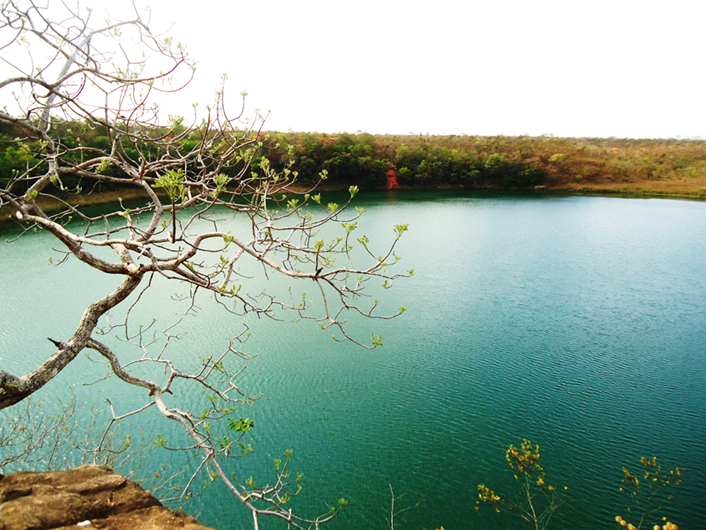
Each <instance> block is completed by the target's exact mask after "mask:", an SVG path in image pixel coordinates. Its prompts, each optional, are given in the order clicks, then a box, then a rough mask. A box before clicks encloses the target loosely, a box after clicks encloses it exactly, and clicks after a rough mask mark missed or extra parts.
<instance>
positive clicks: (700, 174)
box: [0, 121, 706, 196]
mask: <svg viewBox="0 0 706 530" xmlns="http://www.w3.org/2000/svg"><path fill="white" fill-rule="evenodd" d="M178 129H179V125H178V123H177V124H176V125H173V127H172V128H171V129H169V128H164V129H161V130H154V131H151V134H154V135H155V136H161V135H165V134H177V133H179V132H180V131H179V130H178ZM203 134H206V133H205V132H204V131H197V132H194V133H192V135H191V136H188V137H186V138H184V139H183V141H182V144H183V146H182V147H183V150H184V151H188V150H190V149H191V148H192V147H193V146H194V145H196V144H197V143H198V142H199V141H200V137H201V136H202V135H203ZM52 135H53V137H54V138H56V139H57V140H59V141H60V143H61V146H62V149H64V150H65V151H66V152H67V155H68V156H69V157H73V158H74V159H75V161H77V162H78V161H82V160H88V159H91V158H95V157H98V156H101V152H103V153H105V152H107V151H109V150H110V147H111V139H110V138H109V137H108V133H107V131H106V130H103V129H102V128H101V127H99V126H98V127H97V126H91V125H88V124H87V123H83V122H60V121H55V122H54V124H53V127H52ZM23 136H24V135H23V133H22V131H21V130H19V129H17V128H13V127H11V126H8V125H2V126H0V186H1V187H3V188H5V187H6V186H7V185H8V184H9V183H10V182H11V179H12V175H13V172H16V171H25V170H27V168H32V167H35V171H36V172H37V173H39V172H42V171H45V170H46V168H45V167H44V166H43V164H42V163H40V161H39V157H37V156H36V155H37V153H38V152H39V151H40V150H41V148H42V146H41V145H39V144H38V142H27V141H25V140H23ZM705 148H706V142H704V141H702V140H682V139H671V140H630V139H614V138H609V139H600V138H553V137H548V136H541V137H528V136H518V137H511V136H493V137H483V136H426V135H419V136H394V135H371V134H368V133H357V134H348V133H340V134H325V133H321V134H320V133H294V132H289V133H279V132H272V133H269V134H267V135H262V136H261V142H260V144H259V147H258V149H257V150H256V151H255V153H254V156H255V165H259V164H262V163H263V162H264V163H269V164H271V165H272V167H273V168H274V169H275V170H278V171H282V170H284V169H285V166H286V165H287V163H288V161H290V160H293V164H292V166H291V167H292V168H293V170H294V171H296V174H297V180H298V182H300V183H301V184H303V185H310V184H312V183H314V182H316V181H317V180H319V178H320V175H321V174H324V175H326V177H327V180H326V184H325V185H326V186H328V187H331V188H337V187H341V188H343V187H347V186H349V185H357V186H359V187H361V188H364V189H380V188H384V187H385V186H386V184H387V173H388V171H389V170H391V169H393V170H394V171H395V174H396V176H397V182H398V183H399V185H400V186H402V187H411V188H415V187H439V186H441V187H464V188H495V189H499V188H509V189H516V188H527V187H535V186H539V185H542V186H545V187H548V188H557V189H567V188H568V189H573V190H581V191H591V190H594V191H608V192H610V191H615V190H623V191H625V190H631V191H634V192H635V191H636V192H640V191H644V192H654V193H665V194H677V195H678V194H692V195H693V194H695V195H698V196H702V195H704V193H706V149H705ZM121 149H122V155H123V156H124V157H126V158H130V159H132V160H135V161H139V160H140V156H151V157H154V158H155V159H156V158H159V157H163V156H169V153H163V152H158V151H157V150H155V149H152V151H154V152H152V151H150V150H148V149H145V146H133V145H129V144H127V143H124V144H123V145H122V146H121ZM265 160H267V162H265ZM106 171H107V172H119V170H118V169H115V168H107V169H106ZM106 174H107V173H106ZM62 184H63V187H64V188H65V189H66V190H75V189H76V188H81V184H82V183H81V179H80V177H76V176H67V178H66V180H63V179H62ZM22 185H23V183H22V182H19V183H18V182H15V184H14V186H15V189H16V191H23V190H21V189H18V188H17V186H20V187H21V186H22ZM95 186H96V187H95V188H93V189H92V191H93V190H95V191H110V190H112V189H114V188H115V185H114V184H106V183H98V184H97V185H95ZM84 191H85V190H84ZM65 193H68V192H65Z"/></svg>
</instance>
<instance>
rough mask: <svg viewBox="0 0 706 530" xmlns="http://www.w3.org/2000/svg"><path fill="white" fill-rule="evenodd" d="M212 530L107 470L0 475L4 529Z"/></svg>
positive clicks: (92, 468) (1, 524)
mask: <svg viewBox="0 0 706 530" xmlns="http://www.w3.org/2000/svg"><path fill="white" fill-rule="evenodd" d="M92 528H95V529H100V530H138V529H139V530H167V529H169V530H173V529H184V530H212V529H209V528H207V527H205V526H203V525H201V524H200V523H199V522H198V521H197V520H196V519H194V518H193V517H190V516H188V515H186V514H183V513H178V512H175V511H173V510H170V509H169V508H166V507H164V506H162V504H161V503H160V502H159V501H158V500H157V499H155V498H154V497H153V496H152V495H150V494H149V493H147V492H146V491H145V490H143V489H142V488H141V487H140V486H138V485H137V484H136V483H134V482H132V481H131V480H128V479H126V478H125V477H122V476H121V475H118V474H117V473H114V472H113V471H111V470H110V469H109V468H107V467H103V466H81V467H77V468H76V469H71V470H69V471H54V472H47V473H35V472H19V473H13V474H11V475H8V476H6V477H3V476H2V475H0V530H49V529H53V530H69V529H74V530H90V529H92Z"/></svg>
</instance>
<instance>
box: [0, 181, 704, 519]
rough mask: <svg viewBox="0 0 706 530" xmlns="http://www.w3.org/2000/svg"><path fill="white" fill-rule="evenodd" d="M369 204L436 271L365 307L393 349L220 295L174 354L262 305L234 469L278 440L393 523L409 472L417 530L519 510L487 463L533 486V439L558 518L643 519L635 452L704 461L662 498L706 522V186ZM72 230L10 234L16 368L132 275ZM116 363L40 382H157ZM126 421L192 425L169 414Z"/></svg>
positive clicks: (2, 256) (273, 453)
mask: <svg viewBox="0 0 706 530" xmlns="http://www.w3.org/2000/svg"><path fill="white" fill-rule="evenodd" d="M324 200H325V201H326V200H328V198H327V197H326V194H324ZM339 202H340V201H339ZM355 204H356V205H357V206H363V207H365V208H367V209H368V211H367V212H366V213H365V214H364V216H363V219H362V221H361V222H360V228H359V229H358V232H357V233H365V234H367V235H368V236H369V237H370V239H371V240H372V241H373V242H376V241H379V242H380V249H382V247H383V246H384V245H386V244H389V242H390V241H391V240H392V238H393V236H394V234H393V231H392V226H393V225H394V224H396V223H409V232H407V233H406V234H405V235H404V236H403V238H402V240H401V243H400V247H399V249H398V254H400V255H401V256H402V261H401V267H402V268H403V269H406V268H408V267H413V268H414V269H415V271H416V275H415V276H414V277H413V278H411V279H406V280H400V281H399V282H397V283H396V284H395V286H394V288H393V289H391V290H390V291H386V292H384V293H382V296H384V303H385V304H387V307H389V308H392V309H394V308H396V307H398V306H399V305H404V306H406V307H407V311H406V312H405V313H404V314H403V315H402V316H401V317H400V318H398V319H395V320H392V321H384V322H382V321H373V322H370V321H360V322H358V321H354V322H352V325H353V326H354V327H353V328H352V329H354V330H355V334H356V335H357V336H358V337H359V338H362V339H366V338H369V337H370V333H371V332H374V333H376V334H378V333H379V334H382V335H383V337H384V346H383V347H381V348H378V349H375V350H373V351H368V350H364V349H362V348H360V347H357V346H355V345H353V344H339V343H336V342H333V341H332V340H331V338H330V332H322V331H321V330H320V329H319V328H318V326H316V325H311V326H309V325H306V324H305V323H300V324H297V325H293V324H291V323H290V322H289V321H286V322H283V323H276V322H271V321H264V320H257V319H243V318H237V317H234V316H233V315H231V314H229V313H227V312H225V311H223V310H222V308H220V307H218V306H217V304H214V303H209V302H210V301H209V300H207V299H205V298H204V299H203V300H200V301H199V304H198V308H197V309H198V314H196V315H192V316H188V317H185V318H184V319H183V322H182V323H181V325H180V327H179V330H180V331H182V332H184V333H185V335H184V337H183V338H182V339H181V340H180V341H177V342H176V343H175V344H174V345H173V349H172V355H173V356H174V357H175V358H181V359H190V358H195V357H197V356H198V355H199V354H201V353H204V354H205V353H207V352H212V351H220V350H221V349H223V347H224V346H225V345H226V344H227V342H225V341H227V339H228V338H229V337H232V336H233V335H235V334H236V333H238V332H240V330H241V329H243V328H242V323H243V321H244V320H246V322H247V324H248V325H249V326H250V328H251V331H252V332H253V336H252V339H251V340H250V341H249V343H248V349H249V351H251V352H253V353H257V354H258V355H257V357H256V358H254V359H253V360H251V361H248V362H247V364H248V368H247V370H246V371H245V372H244V373H243V375H242V376H241V379H240V381H241V384H240V386H241V387H242V388H243V389H245V390H247V391H248V392H249V393H250V394H252V395H256V394H259V393H262V394H263V397H262V398H261V399H259V400H258V401H257V402H256V403H255V405H254V406H253V407H252V408H247V410H243V411H241V412H239V414H241V415H242V416H244V417H245V416H248V417H250V418H252V419H253V420H254V422H255V429H254V430H253V436H252V440H251V443H252V445H253V449H254V453H253V454H251V455H248V456H247V457H245V458H244V459H241V460H239V461H238V462H237V463H236V466H235V467H234V469H235V470H236V472H237V475H238V476H239V477H241V480H245V479H246V478H247V477H248V476H250V475H253V476H255V477H256V478H259V477H262V478H261V479H259V480H258V482H264V481H265V480H266V478H267V471H268V470H271V468H272V464H271V463H272V459H273V458H274V457H279V456H281V454H282V453H283V451H284V450H285V449H292V450H293V455H294V456H293V459H292V463H291V466H292V469H293V470H294V471H301V472H302V473H303V474H304V480H303V485H304V490H303V492H302V494H301V495H300V497H299V498H297V499H295V501H293V507H294V509H295V510H296V509H297V507H299V511H300V512H303V514H309V515H315V514H316V513H320V512H322V511H324V512H325V511H326V509H327V506H329V505H335V504H337V499H339V498H340V497H344V498H346V499H348V501H349V505H348V506H347V507H346V508H345V509H344V511H343V512H342V514H341V515H340V516H339V517H338V518H337V519H335V520H334V521H333V522H332V523H331V524H330V525H329V527H330V528H334V529H345V530H348V529H350V530H353V529H360V528H380V529H383V528H389V525H388V522H387V520H386V517H389V511H390V486H392V488H393V489H394V492H395V495H396V496H397V497H401V498H400V499H398V500H397V504H396V506H397V507H398V509H400V510H403V509H405V508H410V509H409V510H408V511H405V512H404V513H402V514H400V515H399V516H396V518H395V527H396V529H397V530H406V529H410V530H411V529H414V530H421V529H422V528H429V529H434V528H439V527H440V526H444V528H445V529H446V530H453V529H460V528H488V529H493V528H508V527H513V528H514V527H517V528H520V527H521V526H520V525H519V524H517V523H512V524H515V526H510V525H511V521H512V519H511V518H508V517H507V516H504V515H498V514H495V513H494V512H493V511H492V509H490V507H484V508H485V509H481V510H480V511H478V512H477V511H476V510H475V502H476V499H477V485H478V484H480V483H484V484H486V485H488V486H490V487H492V488H493V489H494V490H496V491H497V492H499V493H500V494H505V493H508V494H511V493H513V492H514V491H517V490H516V488H515V489H513V486H514V484H513V482H514V480H513V478H512V473H511V472H510V470H509V468H508V466H507V463H506V462H505V451H506V450H507V447H508V446H509V445H510V444H514V445H516V446H519V444H520V443H521V442H522V439H523V438H528V439H530V440H532V441H533V442H536V443H539V444H540V445H541V449H542V451H541V453H542V458H541V461H540V462H541V463H542V464H543V467H544V468H545V471H546V472H547V482H548V483H550V484H553V485H556V486H557V487H559V488H561V489H562V490H563V488H564V486H566V487H567V488H568V490H566V491H567V492H568V493H569V494H570V495H571V496H572V500H571V501H570V502H569V503H567V504H566V505H565V506H563V507H562V508H561V510H560V511H558V512H557V515H556V519H555V520H554V521H553V523H552V525H550V528H574V529H586V530H588V529H593V528H599V527H600V528H611V527H613V525H615V523H614V517H615V516H616V515H618V514H620V515H622V516H623V517H627V516H628V512H627V510H626V508H625V507H626V505H627V502H628V499H627V498H626V496H625V495H624V494H621V493H620V492H619V491H618V487H619V486H620V480H621V479H622V477H623V474H622V471H621V469H622V467H623V466H627V467H628V468H629V469H630V470H631V471H632V470H634V471H636V472H637V471H638V467H639V459H640V457H641V456H646V457H650V458H651V457H653V456H657V457H658V459H659V461H660V462H661V463H662V464H663V465H664V466H665V467H667V468H670V469H672V468H674V467H676V466H679V467H681V468H686V470H687V471H686V473H685V475H684V483H683V485H681V486H679V487H678V488H675V489H674V491H673V493H674V495H675V499H674V501H672V502H671V503H670V504H668V505H666V506H665V508H664V509H663V510H661V511H660V512H659V514H663V515H665V516H667V517H668V518H669V519H670V520H672V521H674V522H676V523H677V524H679V525H680V528H684V529H687V528H691V529H696V528H699V527H700V526H701V525H702V524H703V523H702V522H703V521H704V520H706V502H704V501H703V491H705V490H706V470H705V469H704V467H702V466H703V454H704V450H705V444H704V440H706V392H704V386H705V382H706V269H705V268H704V267H705V266H706V204H704V203H701V202H689V201H677V200H663V199H660V200H656V199H622V198H600V197H566V196H556V197H554V196H542V195H534V194H500V193H493V194H478V193H469V192H442V191H439V192H404V191H396V192H380V193H367V194H366V193H361V194H360V195H359V196H358V197H356V201H355ZM5 232H6V233H5V235H4V237H10V236H11V235H13V233H14V232H13V231H12V230H11V229H8V228H5ZM53 244H54V243H53V241H52V239H51V238H50V237H49V236H48V235H47V234H44V233H37V234H34V233H31V234H27V235H26V236H25V237H23V238H22V239H21V240H19V241H18V242H16V243H12V244H2V245H0V263H1V264H2V267H0V285H2V289H1V290H0V307H2V310H1V312H0V322H1V323H2V326H1V327H0V329H1V331H0V367H2V368H4V369H7V370H8V371H10V372H13V373H17V372H20V373H25V372H26V371H28V370H32V369H34V367H36V365H37V363H38V362H40V361H41V360H42V359H44V358H45V357H46V356H48V355H50V354H51V353H52V350H51V345H50V344H49V343H48V342H47V341H46V337H52V338H55V339H64V338H66V337H68V336H69V334H70V333H71V331H72V329H73V326H75V325H76V323H77V322H78V319H79V318H80V315H81V314H82V312H83V310H84V308H85V306H86V305H87V304H89V303H90V302H92V301H94V300H95V299H97V298H99V297H102V296H103V295H104V294H105V293H106V292H107V291H108V289H112V288H113V287H114V286H115V285H117V281H118V279H116V278H104V277H102V276H101V275H99V274H96V273H93V272H92V271H86V270H85V267H83V266H81V265H79V264H78V263H77V262H76V261H75V260H69V261H68V262H67V263H66V264H64V265H62V266H60V267H50V266H49V265H48V262H47V259H48V257H49V256H50V255H51V251H50V247H51V246H52V245H53ZM55 246H56V245H55ZM310 283H311V282H310ZM265 286H266V287H267V288H268V289H273V290H275V291H278V290H282V289H284V288H286V285H285V284H283V283H282V282H281V281H279V280H276V279H271V280H270V283H269V284H267V285H265ZM305 287H308V288H310V289H311V287H310V286H309V285H307V286H305ZM179 289H181V287H180V286H176V285H175V284H170V285H162V284H158V285H156V289H155V292H154V293H153V295H154V299H153V300H154V301H152V300H151V299H150V300H148V301H147V303H146V304H145V305H143V307H142V313H141V314H138V315H137V316H138V317H141V318H144V319H145V321H147V320H151V318H152V317H154V318H157V322H158V324H159V325H162V326H163V327H166V325H167V324H168V323H170V322H174V321H175V320H176V319H177V318H179V317H177V316H176V314H177V313H178V312H183V308H182V309H180V308H179V307H180V306H179V304H177V303H174V302H171V301H170V300H169V296H170V295H171V294H175V293H177V292H178V291H179ZM380 291H382V289H380ZM312 294H313V289H312ZM126 355H128V356H129V355H132V354H131V353H126ZM104 370H105V368H104V367H103V366H102V365H99V364H96V363H92V362H90V361H89V360H87V359H83V358H79V359H77V360H76V362H74V363H73V364H72V366H70V368H69V369H67V370H66V371H65V372H64V373H62V374H61V375H60V376H59V377H57V379H55V380H54V381H53V383H52V384H50V385H49V386H48V387H47V388H45V389H44V390H43V391H42V392H40V393H39V395H38V399H39V400H40V401H42V402H44V403H47V406H54V405H55V404H56V403H57V402H61V401H65V400H67V399H68V398H69V396H70V395H71V393H73V395H75V396H76V399H77V400H78V401H79V402H86V403H89V404H94V405H95V407H96V409H97V410H103V411H104V412H105V411H106V410H107V409H106V404H105V397H106V395H110V399H111V401H112V402H113V403H114V404H115V405H116V409H117V411H118V412H124V411H127V410H128V408H129V407H130V406H134V405H136V404H139V403H140V402H141V400H142V399H144V396H141V395H139V394H140V393H139V392H135V390H133V389H131V388H127V389H126V388H125V387H124V385H120V384H117V383H116V382H114V381H112V380H108V381H104V382H101V383H99V384H96V385H91V386H83V385H82V384H80V383H78V382H79V381H80V382H85V381H89V380H90V381H92V380H96V379H99V378H100V377H101V376H102V374H104V373H105V371H104ZM69 388H70V389H71V390H70V391H69V390H67V389H69ZM188 397H189V398H191V399H198V398H200V397H201V396H200V395H193V396H188ZM202 406H203V405H200V404H199V405H195V406H194V407H193V408H195V409H200V408H202ZM94 413H95V411H93V412H89V408H88V407H85V408H84V409H83V412H82V413H81V414H83V415H85V416H88V415H89V414H94ZM127 428H128V429H133V430H135V431H137V432H138V433H139V431H143V432H142V436H143V437H144V436H150V439H153V438H154V436H156V433H160V434H164V436H169V437H171V438H172V439H175V438H177V437H178V436H179V434H178V432H177V430H176V429H175V428H174V427H172V426H171V425H168V424H167V420H161V419H160V418H157V417H156V416H155V415H151V414H149V413H148V414H146V415H145V416H144V418H143V419H141V420H136V421H135V422H134V425H131V426H128V427H127ZM160 464H165V465H166V466H167V470H168V471H173V470H176V469H179V468H180V467H184V466H185V465H187V464H184V462H183V460H181V459H180V457H179V456H178V455H176V456H175V455H173V454H171V453H164V452H156V453H154V456H153V458H152V460H151V461H150V462H145V463H143V466H142V468H143V469H142V470H141V473H142V474H143V475H144V476H148V475H151V474H153V473H154V472H155V470H156V469H158V466H159V465H160ZM192 464H193V463H192ZM270 476H271V475H270ZM624 497H625V498H624ZM185 509H186V510H187V511H191V512H193V513H196V514H197V516H198V517H199V518H200V520H201V521H202V522H203V523H204V524H206V525H209V526H213V527H215V528H218V529H219V530H236V529H240V528H248V527H251V518H250V517H249V515H248V513H246V510H245V509H244V508H242V507H241V506H239V505H238V503H237V501H236V500H234V499H233V500H231V498H230V497H228V495H227V493H226V492H225V491H224V489H223V488H221V487H219V486H218V485H215V484H214V485H213V486H212V487H210V488H209V489H208V490H207V491H206V493H205V494H204V495H203V496H202V497H201V498H199V499H196V500H194V501H190V502H189V503H187V504H186V506H185ZM655 522H659V520H658V519H657V520H655ZM635 523H636V521H635ZM653 524H655V523H654V522H652V520H650V521H649V528H652V525H653ZM261 527H262V528H283V527H284V525H280V524H278V523H275V522H274V521H263V522H262V524H261Z"/></svg>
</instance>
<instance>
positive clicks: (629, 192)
mask: <svg viewBox="0 0 706 530" xmlns="http://www.w3.org/2000/svg"><path fill="white" fill-rule="evenodd" d="M665 183H666V181H646V182H639V181H638V182H631V183H630V185H626V184H625V183H616V184H615V185H612V186H606V185H605V184H603V185H593V186H592V185H590V184H588V185H569V186H536V187H534V188H480V187H472V186H453V185H437V186H399V187H398V188H396V189H397V190H400V191H419V192H423V191H434V190H447V191H453V190H458V191H497V192H502V191H507V192H513V191H530V192H535V193H537V194H543V193H546V194H561V195H567V196H572V195H573V196H595V197H625V198H645V199H682V200H693V201H703V200H706V187H702V186H683V185H681V184H678V185H677V186H673V188H674V189H672V190H668V189H665V188H661V189H660V188H659V187H658V186H656V185H657V184H665ZM646 184H647V185H646ZM309 189H310V188H309V187H306V186H293V187H292V188H290V191H291V192H301V193H305V192H307V191H308V190H309ZM347 189H348V187H347V186H345V185H343V186H335V185H333V186H327V185H325V184H324V185H319V186H318V187H317V190H319V191H324V192H345V191H346V190H347ZM361 191H385V190H384V188H380V189H371V190H361ZM387 191H395V190H387ZM146 197H147V194H146V193H144V192H142V191H141V190H139V189H124V190H120V191H107V192H94V193H90V194H84V195H73V196H71V197H69V198H68V199H67V200H66V201H67V202H69V203H70V204H71V205H72V206H74V207H78V208H81V207H85V206H99V205H101V204H110V203H114V202H118V201H119V200H126V201H130V200H137V199H142V198H146ZM38 202H39V204H40V205H41V206H42V208H43V209H44V210H45V211H46V212H47V213H55V212H58V211H60V210H61V209H62V205H61V203H59V202H58V201H55V200H52V199H50V198H39V200H38ZM12 214H13V211H12V207H11V206H9V205H4V206H2V207H0V223H6V222H9V221H10V220H11V219H12Z"/></svg>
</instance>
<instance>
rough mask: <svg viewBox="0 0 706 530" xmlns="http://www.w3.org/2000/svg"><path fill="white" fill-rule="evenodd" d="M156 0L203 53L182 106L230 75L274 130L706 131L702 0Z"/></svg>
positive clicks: (151, 0)
mask: <svg viewBox="0 0 706 530" xmlns="http://www.w3.org/2000/svg"><path fill="white" fill-rule="evenodd" d="M52 1H55V0H52ZM111 3H113V4H118V3H117V2H111ZM81 4H82V5H86V6H87V5H93V6H94V7H96V9H101V10H102V9H103V7H102V6H103V5H105V4H104V3H103V0H84V1H83V2H82V3H81ZM120 4H123V2H122V1H121V2H120V3H119V4H118V5H120ZM145 4H149V5H150V6H151V7H152V9H153V26H156V27H157V28H165V27H167V26H168V25H169V23H170V22H171V21H173V22H174V25H173V28H172V30H171V34H173V35H174V38H175V40H177V41H180V42H182V43H184V44H185V45H186V46H187V48H188V50H189V51H190V53H191V54H192V55H193V56H194V57H195V58H197V59H198V60H199V65H198V70H197V78H196V80H195V82H194V83H193V86H192V87H191V89H190V90H188V91H185V92H184V93H183V98H184V99H183V100H182V101H183V103H180V104H181V105H183V108H184V110H183V111H182V112H181V113H186V112H188V109H189V108H190V104H191V103H192V102H194V101H199V102H200V103H201V104H205V103H207V102H208V101H210V100H211V99H212V94H213V92H214V90H215V88H216V87H217V85H218V82H219V76H220V74H222V73H227V74H228V91H229V93H230V94H232V95H233V96H235V95H237V94H238V93H239V92H240V91H241V90H247V91H248V93H249V97H248V100H247V106H248V108H249V109H251V108H255V107H258V108H260V109H262V110H264V111H267V110H270V111H271V115H270V119H269V125H268V129H271V130H281V131H286V130H289V129H292V130H294V131H319V132H329V133H331V132H342V131H347V132H357V131H368V132H370V133H394V134H408V133H430V134H480V135H495V134H506V135H522V134H529V135H541V134H552V135H555V136H603V137H608V136H616V137H675V136H681V137H704V138H706V90H705V89H706V83H705V81H706V30H705V29H704V24H706V0H669V1H666V0H665V1H653V0H636V1H634V0H609V1H607V0H591V1H586V0H482V1H479V0H466V1H462V0H455V1H451V0H433V1H424V2H421V1H414V0H356V1H348V2H343V1H339V0H298V1H294V0H249V1H241V0H200V1H194V0H190V1H185V0H146V1H145V2H143V3H142V5H145ZM138 5H139V2H138ZM111 9H116V8H115V7H113V8H111ZM170 111H172V112H176V111H177V110H176V109H170Z"/></svg>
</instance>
